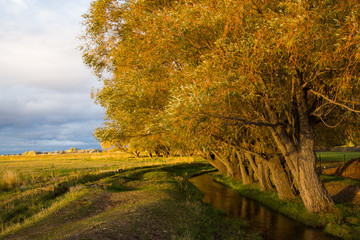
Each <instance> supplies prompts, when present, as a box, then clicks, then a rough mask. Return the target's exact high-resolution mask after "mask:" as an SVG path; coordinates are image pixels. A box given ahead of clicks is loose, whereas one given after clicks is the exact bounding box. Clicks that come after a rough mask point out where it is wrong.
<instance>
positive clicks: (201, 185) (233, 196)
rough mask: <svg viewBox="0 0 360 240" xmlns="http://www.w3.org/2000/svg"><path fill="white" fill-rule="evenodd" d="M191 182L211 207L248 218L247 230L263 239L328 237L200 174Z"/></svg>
mask: <svg viewBox="0 0 360 240" xmlns="http://www.w3.org/2000/svg"><path fill="white" fill-rule="evenodd" d="M191 182H192V183H193V184H194V185H195V186H196V187H197V188H198V189H200V191H202V192H203V193H204V195H205V197H204V199H203V201H204V202H208V203H211V204H212V205H213V206H214V207H215V208H221V209H224V210H225V211H226V212H227V215H228V217H232V218H241V219H243V220H246V221H248V222H249V230H250V231H253V232H262V233H263V235H264V238H265V239H267V240H275V239H276V240H288V239H289V240H290V239H291V240H325V239H327V240H330V239H334V238H331V237H329V236H327V235H325V233H323V232H322V231H321V230H318V229H313V228H308V227H305V226H303V225H302V224H300V223H298V222H296V221H293V220H290V219H288V218H286V217H284V216H283V215H281V214H279V213H276V212H274V211H272V210H270V209H268V208H266V207H264V206H262V205H260V204H259V203H257V202H255V201H253V200H249V199H246V198H244V197H242V196H240V195H239V194H238V193H237V192H235V191H234V190H232V189H230V188H228V187H225V186H224V185H221V184H219V183H216V182H214V181H213V179H212V177H211V175H209V174H204V175H201V176H197V177H194V178H192V179H191Z"/></svg>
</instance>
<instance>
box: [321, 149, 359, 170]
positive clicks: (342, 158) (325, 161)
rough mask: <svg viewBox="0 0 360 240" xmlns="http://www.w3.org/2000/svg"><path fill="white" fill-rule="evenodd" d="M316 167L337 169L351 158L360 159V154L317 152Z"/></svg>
mask: <svg viewBox="0 0 360 240" xmlns="http://www.w3.org/2000/svg"><path fill="white" fill-rule="evenodd" d="M316 156H317V162H316V166H317V167H320V166H321V167H326V168H329V167H337V166H339V165H341V164H343V163H345V162H347V161H350V160H351V159H353V158H360V152H317V153H316Z"/></svg>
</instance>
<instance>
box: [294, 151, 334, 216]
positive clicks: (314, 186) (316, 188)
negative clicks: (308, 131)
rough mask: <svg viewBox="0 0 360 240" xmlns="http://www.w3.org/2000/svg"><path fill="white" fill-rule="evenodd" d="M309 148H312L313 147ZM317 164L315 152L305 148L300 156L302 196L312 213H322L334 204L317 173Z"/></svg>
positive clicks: (300, 189)
mask: <svg viewBox="0 0 360 240" xmlns="http://www.w3.org/2000/svg"><path fill="white" fill-rule="evenodd" d="M308 147H310V148H312V146H308ZM304 148H305V149H304ZM315 163H316V155H315V152H314V151H310V150H309V149H307V147H303V149H302V151H301V152H300V154H299V179H300V182H299V191H300V196H301V199H302V200H303V202H304V205H305V207H306V209H308V210H309V211H310V212H322V211H324V210H327V209H328V208H329V207H330V206H332V205H333V204H334V202H333V200H332V199H331V197H330V195H329V193H328V191H327V190H326V188H325V186H324V184H323V183H322V181H321V180H320V177H319V175H318V173H317V172H316V169H315Z"/></svg>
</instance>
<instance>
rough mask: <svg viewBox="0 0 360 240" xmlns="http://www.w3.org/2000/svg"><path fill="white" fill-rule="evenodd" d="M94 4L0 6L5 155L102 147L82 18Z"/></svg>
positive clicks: (0, 122) (3, 2) (6, 1)
mask: <svg viewBox="0 0 360 240" xmlns="http://www.w3.org/2000/svg"><path fill="white" fill-rule="evenodd" d="M89 6H90V0H78V1H70V0H65V1H46V0H0V52H1V55H0V154H3V153H12V152H16V153H18V152H23V151H29V150H39V151H44V150H62V149H66V148H67V147H78V148H90V147H91V148H93V147H95V146H96V147H99V145H98V143H96V141H95V140H94V137H93V135H92V132H93V130H94V128H96V127H97V126H99V125H101V122H102V119H103V115H104V114H103V111H102V109H100V107H99V106H96V105H95V104H94V103H93V100H91V99H90V91H91V88H92V87H97V86H98V85H99V83H98V82H97V80H96V78H95V77H94V76H93V75H92V74H91V73H90V71H89V70H88V69H86V67H85V66H84V65H83V63H82V60H81V55H80V52H79V51H77V50H76V48H77V46H78V45H79V44H80V42H79V41H77V40H76V38H77V36H78V35H80V24H79V22H80V21H81V14H82V13H83V12H85V11H86V9H87V8H88V7H89Z"/></svg>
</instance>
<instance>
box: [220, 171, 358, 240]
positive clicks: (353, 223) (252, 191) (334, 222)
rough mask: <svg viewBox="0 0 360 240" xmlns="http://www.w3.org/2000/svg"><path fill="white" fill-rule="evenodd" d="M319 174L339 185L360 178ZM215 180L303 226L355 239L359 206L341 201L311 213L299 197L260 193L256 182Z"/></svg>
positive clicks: (356, 236)
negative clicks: (321, 210)
mask: <svg viewBox="0 0 360 240" xmlns="http://www.w3.org/2000/svg"><path fill="white" fill-rule="evenodd" d="M321 177H322V179H323V181H325V182H331V181H334V182H337V183H338V182H339V183H340V184H341V183H346V184H356V185H359V186H360V181H359V180H356V179H346V178H342V177H333V176H321ZM215 180H216V181H217V182H220V183H222V184H224V185H226V186H229V187H231V188H233V189H235V190H236V191H237V192H239V194H241V195H243V196H245V197H247V198H250V199H253V200H255V201H257V202H259V203H261V204H262V205H264V206H267V207H269V208H271V209H273V210H275V211H277V212H280V213H282V214H284V215H285V216H287V217H289V218H291V219H294V220H296V221H299V222H301V223H303V224H305V225H307V226H311V227H320V228H324V230H325V232H327V233H328V234H331V235H333V236H336V237H338V238H340V239H346V240H352V239H359V236H360V206H354V205H351V204H344V203H343V204H336V205H335V207H334V208H333V209H331V210H330V211H328V212H326V213H321V214H313V213H309V212H307V211H306V209H305V207H304V205H303V203H302V202H301V199H300V198H299V197H298V198H297V199H295V200H280V199H279V198H278V197H277V194H276V193H275V192H272V191H265V192H261V191H260V189H259V186H258V185H257V184H250V185H242V184H241V183H240V182H236V181H233V180H232V179H230V178H228V177H225V176H223V175H217V176H215Z"/></svg>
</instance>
